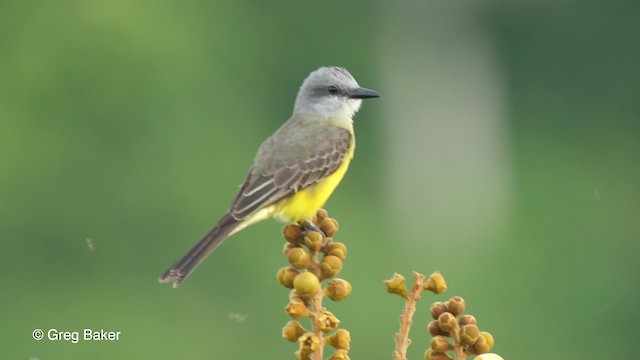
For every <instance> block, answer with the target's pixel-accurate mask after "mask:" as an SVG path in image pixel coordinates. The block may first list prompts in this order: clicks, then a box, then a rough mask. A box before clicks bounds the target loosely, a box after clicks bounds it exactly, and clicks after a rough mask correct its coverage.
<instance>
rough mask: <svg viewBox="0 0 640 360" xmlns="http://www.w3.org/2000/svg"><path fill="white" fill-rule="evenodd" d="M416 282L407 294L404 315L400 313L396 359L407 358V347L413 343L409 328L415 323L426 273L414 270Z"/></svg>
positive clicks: (396, 336)
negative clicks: (414, 319)
mask: <svg viewBox="0 0 640 360" xmlns="http://www.w3.org/2000/svg"><path fill="white" fill-rule="evenodd" d="M413 276H414V277H415V279H416V280H415V282H414V283H413V288H412V289H411V292H409V293H408V294H407V298H406V301H405V305H404V309H402V315H400V331H398V332H397V333H396V335H395V337H394V339H395V341H396V349H395V351H394V352H393V359H394V360H406V359H407V349H408V348H409V345H411V339H409V330H411V325H412V324H413V320H412V319H413V314H414V313H415V312H416V303H417V302H418V300H420V297H421V295H422V290H423V288H422V287H423V285H424V275H422V274H419V273H417V272H415V271H414V272H413Z"/></svg>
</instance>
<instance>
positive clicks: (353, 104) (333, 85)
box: [294, 66, 380, 119]
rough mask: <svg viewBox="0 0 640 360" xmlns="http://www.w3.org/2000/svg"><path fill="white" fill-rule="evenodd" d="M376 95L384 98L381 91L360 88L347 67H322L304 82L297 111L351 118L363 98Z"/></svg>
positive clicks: (297, 99) (299, 94)
mask: <svg viewBox="0 0 640 360" xmlns="http://www.w3.org/2000/svg"><path fill="white" fill-rule="evenodd" d="M376 97H380V94H379V93H378V92H376V91H373V90H370V89H366V88H363V87H360V86H359V85H358V82H357V81H356V79H354V78H353V76H351V74H349V72H348V71H347V70H346V69H344V68H341V67H337V66H329V67H321V68H319V69H318V70H315V71H314V72H312V73H311V74H309V76H308V77H307V78H306V79H305V80H304V82H303V83H302V86H301V87H300V91H299V92H298V97H297V98H296V103H295V106H294V112H296V113H309V114H314V115H320V116H323V117H329V118H348V119H351V118H352V117H353V115H354V114H355V113H356V111H358V109H360V106H361V105H362V99H367V98H376Z"/></svg>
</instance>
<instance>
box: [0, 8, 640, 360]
mask: <svg viewBox="0 0 640 360" xmlns="http://www.w3.org/2000/svg"><path fill="white" fill-rule="evenodd" d="M639 15H640V3H638V2H637V1H626V2H625V1H613V2H595V1H592V2H577V1H542V2H541V1H521V2H517V4H516V3H514V2H510V1H506V0H502V1H476V2H469V1H446V2H443V1H405V2H393V3H392V2H385V1H353V2H338V1H324V2H306V1H300V2H291V1H269V2H249V1H236V2H231V1H182V2H172V1H154V2H151V1H148V2H145V1H119V0H116V1H92V0H82V1H80V0H78V1H21V2H18V1H2V2H0V218H1V219H2V220H1V223H2V225H1V226H0V238H1V239H2V244H3V245H2V257H3V260H2V262H1V263H0V264H1V265H0V269H1V270H2V273H3V276H2V280H0V281H1V283H2V291H1V295H0V301H1V302H0V308H1V309H2V310H1V311H2V314H1V315H2V319H3V320H2V323H3V326H2V327H1V328H0V334H1V335H0V337H1V339H2V346H0V358H2V359H39V360H54V359H81V358H85V359H115V358H120V359H149V358H180V359H225V358H226V359H249V358H261V359H293V358H294V355H293V352H294V350H295V348H296V346H294V345H293V344H290V343H287V342H286V341H284V340H283V339H282V338H281V328H282V326H283V325H284V324H285V323H286V322H287V321H288V318H287V317H286V315H285V314H284V312H283V307H284V306H285V305H286V303H287V295H288V291H287V290H285V289H283V288H281V287H280V286H279V285H278V284H277V282H276V280H275V274H276V271H277V269H278V268H279V267H281V266H284V265H285V263H286V260H285V259H284V257H283V256H282V255H281V253H280V252H281V247H282V243H283V240H282V239H281V238H280V235H279V232H280V228H281V225H280V224H278V223H277V222H275V221H268V222H264V223H261V224H258V225H256V226H254V227H251V228H249V229H247V230H245V231H243V232H242V233H240V234H237V235H236V236H234V237H233V238H232V239H231V240H230V241H228V242H226V243H225V244H224V245H223V246H222V247H221V248H219V249H218V250H217V251H216V252H215V253H214V254H213V255H212V256H211V257H209V259H208V260H207V261H206V262H205V263H204V264H203V265H202V266H201V267H200V268H199V269H198V271H196V272H195V273H194V274H193V275H192V276H191V277H190V278H189V280H188V281H187V282H186V283H184V284H183V286H181V287H180V288H179V289H172V288H171V287H170V286H168V285H164V286H161V285H159V284H158V282H157V278H158V277H159V275H160V274H161V273H162V272H163V271H164V270H165V269H166V267H168V266H169V265H170V264H171V263H172V262H173V261H174V260H175V259H177V258H178V257H179V256H180V255H182V254H183V252H185V251H186V250H187V249H188V248H189V247H190V246H192V245H193V244H194V243H195V242H196V241H197V240H198V239H199V238H200V236H201V235H202V234H203V233H204V232H206V231H207V230H208V229H209V227H210V226H211V225H213V223H214V222H215V221H216V220H217V218H218V217H219V216H221V215H222V214H223V212H224V211H225V209H226V208H227V207H228V205H229V203H230V201H231V200H232V198H233V196H234V194H235V190H236V188H237V185H238V184H239V182H240V181H241V180H242V178H243V176H244V174H245V171H246V169H247V168H248V166H249V164H250V163H251V160H252V157H253V155H254V153H255V150H256V149H257V147H258V145H259V144H260V142H261V141H262V140H263V139H264V138H266V137H267V136H268V135H269V134H270V133H271V132H272V131H274V130H275V129H276V128H277V127H278V126H279V125H280V124H281V123H282V122H283V121H284V120H286V118H287V117H288V116H289V114H290V112H291V108H292V104H293V100H294V98H295V95H296V92H297V89H298V87H299V85H300V84H301V82H302V80H303V79H304V78H305V77H306V76H307V75H308V73H309V72H310V71H312V70H314V69H315V68H317V67H319V66H322V65H340V66H344V67H346V68H348V69H349V70H350V71H351V72H352V74H353V75H354V76H355V77H356V79H358V81H359V83H360V84H361V85H362V86H365V87H369V88H373V89H376V90H378V91H380V92H381V93H382V94H383V96H384V97H383V98H382V99H380V100H372V101H367V102H366V103H365V104H364V106H363V109H362V110H361V111H360V113H359V114H358V115H357V117H356V119H355V124H356V125H355V126H356V132H357V134H358V149H357V151H356V157H355V159H354V162H353V163H352V166H351V169H350V172H349V173H348V175H347V176H346V178H345V180H344V182H343V184H342V185H341V186H340V187H339V188H338V190H337V191H336V193H335V194H334V196H333V197H332V199H331V200H330V201H329V203H328V204H327V209H328V210H329V211H330V214H331V215H332V216H334V217H336V218H338V220H339V221H340V224H341V230H340V233H339V234H338V239H339V240H340V241H344V242H345V243H346V244H347V245H348V247H349V257H348V258H347V261H346V263H345V269H344V271H343V273H342V275H341V276H342V277H343V278H345V279H348V280H349V281H350V282H351V283H352V284H353V288H354V293H353V295H352V296H351V297H350V298H349V299H347V300H346V301H344V302H341V303H337V304H333V303H327V304H326V306H327V307H328V308H329V310H331V311H333V312H334V313H335V314H336V315H337V316H338V317H339V318H340V319H341V320H342V326H343V327H344V328H346V329H347V330H349V331H350V332H351V335H352V339H353V341H352V351H351V352H350V355H351V357H352V358H353V359H372V358H375V359H385V358H387V359H388V358H390V357H391V351H392V349H393V339H392V336H393V334H394V333H395V331H397V328H398V320H397V319H398V315H399V314H400V311H401V307H402V301H400V300H401V299H399V298H397V297H394V296H391V295H388V294H386V293H385V289H384V286H383V284H382V280H384V279H387V278H389V277H390V276H391V275H392V274H393V273H394V272H400V273H403V274H405V275H407V277H410V272H411V271H412V270H416V271H419V272H423V273H426V274H429V273H431V272H432V271H435V270H440V271H442V272H443V274H444V275H445V277H446V279H447V281H448V284H449V291H448V292H447V293H445V294H443V295H438V296H436V295H426V296H425V297H424V299H423V301H422V303H420V305H419V308H418V312H417V314H416V317H415V318H414V324H415V325H414V328H413V330H414V331H413V332H412V338H413V345H412V347H411V348H410V358H411V359H421V358H422V353H423V351H424V350H425V349H426V347H427V346H428V340H429V339H428V337H427V335H426V331H425V328H426V324H427V322H428V321H429V319H428V313H429V312H428V308H429V303H430V302H432V301H436V300H445V299H447V298H448V297H450V296H453V295H460V296H463V297H464V298H465V299H466V300H467V309H468V312H470V313H472V314H474V315H475V316H476V317H477V318H478V319H479V324H480V327H481V328H482V329H484V330H488V331H491V332H492V333H493V335H494V336H495V338H496V348H495V352H497V353H499V354H501V355H502V356H503V357H505V359H540V358H543V359H583V358H591V359H605V358H606V359H621V358H627V359H628V358H637V357H638V354H637V351H638V350H637V346H636V344H637V343H638V342H640V331H638V329H637V324H638V323H639V322H640V312H639V311H638V310H637V308H636V306H637V304H638V303H640V290H639V289H638V285H639V284H640V259H639V255H640V245H639V244H638V243H639V242H638V240H640V216H639V215H640V186H639V184H640V159H639V155H640V101H639V99H640V65H639V64H640V47H639V46H638V38H639V37H640V22H638V17H639ZM87 239H89V240H87ZM36 328H41V329H43V330H45V331H46V330H48V329H51V328H55V329H58V330H66V331H82V329H83V328H93V329H97V330H99V329H101V328H102V329H107V330H114V331H121V332H122V335H121V339H120V340H119V341H117V342H82V341H81V342H80V343H78V344H72V343H69V342H54V341H47V340H43V341H39V342H38V341H35V340H33V339H32V337H31V333H32V331H33V330H34V329H36Z"/></svg>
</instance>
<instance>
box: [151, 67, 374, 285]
mask: <svg viewBox="0 0 640 360" xmlns="http://www.w3.org/2000/svg"><path fill="white" fill-rule="evenodd" d="M376 97H380V94H379V93H378V92H376V91H373V90H370V89H366V88H363V87H360V86H359V85H358V83H357V82H356V80H355V79H354V78H353V76H351V74H349V72H348V71H347V70H346V69H344V68H341V67H333V66H332V67H321V68H319V69H317V70H315V71H313V72H312V73H311V74H310V75H309V76H308V77H307V78H306V79H305V80H304V82H303V83H302V86H301V87H300V90H299V92H298V96H297V98H296V101H295V105H294V107H293V115H291V117H290V118H289V120H288V121H287V122H285V123H284V124H283V125H282V126H280V128H279V129H278V130H276V132H275V133H273V135H271V136H270V137H269V138H267V139H266V140H265V141H264V142H263V143H262V145H261V146H260V148H259V149H258V153H257V154H256V156H255V159H254V161H253V165H252V166H251V168H250V169H249V173H248V174H247V176H246V177H245V179H244V181H243V182H242V185H241V186H240V190H239V191H238V194H237V195H236V197H235V199H234V200H233V203H232V204H231V208H230V209H229V210H227V213H226V214H225V215H224V216H223V217H222V218H221V219H220V220H219V221H218V223H217V224H216V225H215V226H214V227H213V229H211V230H210V231H209V232H208V233H207V234H206V235H205V236H204V237H203V238H202V240H200V241H199V242H198V243H197V244H196V245H195V246H194V247H193V248H192V249H191V250H189V252H187V253H186V254H185V255H184V256H183V257H182V258H180V259H179V260H178V261H176V262H175V263H174V264H173V265H172V266H171V267H170V268H169V269H168V270H167V271H166V272H165V273H164V274H163V275H162V277H161V278H160V282H162V283H165V282H171V281H173V286H174V287H177V286H178V285H179V284H180V283H181V282H182V281H184V279H185V278H186V277H187V276H189V274H191V272H192V271H193V270H194V269H195V268H196V267H197V266H198V265H199V264H200V263H201V262H202V261H203V260H204V259H205V258H206V257H207V255H209V254H210V253H211V252H212V251H213V250H214V249H215V248H216V247H218V245H220V244H221V243H222V242H223V241H224V240H225V239H226V238H228V237H229V236H231V235H233V234H235V233H236V232H238V231H240V230H242V229H243V228H245V227H247V226H249V225H251V224H255V223H257V222H259V221H262V220H264V219H267V218H269V217H276V218H277V219H280V220H283V221H285V222H297V223H306V224H307V225H309V226H310V227H312V228H313V226H314V225H313V224H311V223H310V220H309V219H310V218H311V217H312V216H313V215H314V214H315V213H316V211H318V210H319V209H320V208H321V207H322V206H323V205H324V203H325V202H326V201H327V200H328V199H329V196H331V193H333V191H334V190H335V188H336V187H337V186H338V184H339V183H340V181H341V180H342V178H343V176H344V174H345V172H346V171H347V168H348V167H349V162H350V161H351V158H352V157H353V151H354V149H355V136H354V132H353V119H352V118H353V116H354V115H355V113H356V112H357V111H358V109H359V108H360V106H361V105H362V99H366V98H376Z"/></svg>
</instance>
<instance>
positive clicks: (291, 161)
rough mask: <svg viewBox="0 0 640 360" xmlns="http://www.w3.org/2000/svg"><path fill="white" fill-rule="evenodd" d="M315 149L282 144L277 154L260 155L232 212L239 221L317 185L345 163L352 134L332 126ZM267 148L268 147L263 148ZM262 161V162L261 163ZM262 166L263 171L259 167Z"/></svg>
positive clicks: (234, 203) (278, 147) (317, 134)
mask: <svg viewBox="0 0 640 360" xmlns="http://www.w3.org/2000/svg"><path fill="white" fill-rule="evenodd" d="M313 140H315V141H316V142H318V145H317V146H316V147H312V148H311V149H306V148H305V147H304V146H300V144H299V143H297V144H286V143H284V144H279V145H278V146H277V147H276V149H275V150H274V151H267V152H265V153H264V154H261V153H260V152H259V153H258V157H260V156H262V158H260V159H258V158H257V159H256V163H259V165H254V167H252V168H251V169H250V170H249V174H247V177H246V178H245V181H244V183H243V184H242V186H241V188H240V191H239V192H238V195H236V198H235V200H234V201H233V204H232V205H231V209H230V210H229V213H230V214H231V215H232V216H233V217H234V218H235V219H237V220H241V219H244V218H245V217H246V216H248V215H249V214H251V213H252V212H254V211H256V210H258V209H260V208H262V207H264V206H268V205H271V204H273V203H275V202H277V201H278V200H280V199H282V198H284V197H286V196H289V195H290V194H293V193H295V192H297V191H298V190H301V189H304V188H306V187H307V186H310V185H313V184H315V183H317V182H318V181H320V180H321V179H323V178H324V177H325V176H327V175H330V174H331V173H333V172H334V171H336V169H337V168H338V167H339V166H340V164H342V161H343V160H344V157H345V156H346V154H347V152H348V150H349V147H350V144H351V134H350V133H349V131H347V130H345V129H342V128H337V127H332V128H331V129H325V130H324V131H322V133H316V136H315V137H314V138H313ZM263 147H264V146H263ZM258 160H260V161H258ZM258 166H260V168H258Z"/></svg>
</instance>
